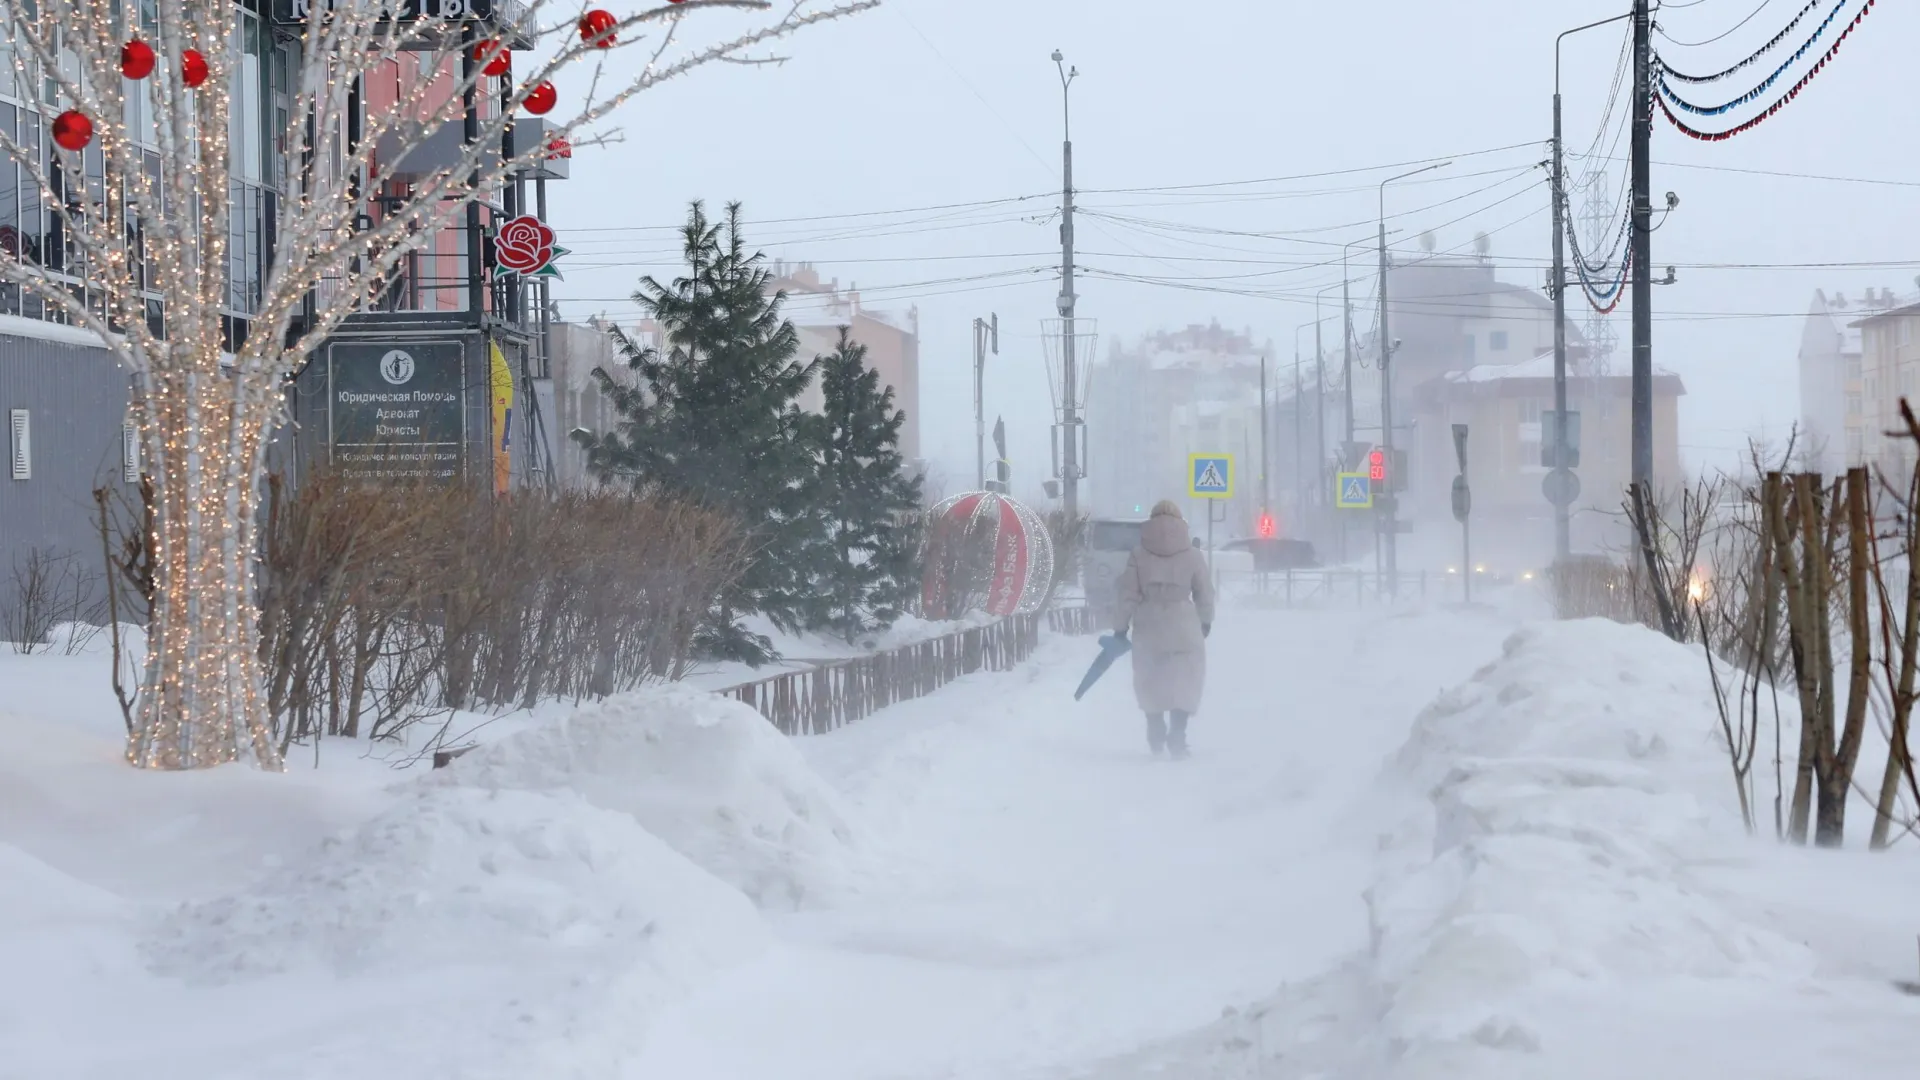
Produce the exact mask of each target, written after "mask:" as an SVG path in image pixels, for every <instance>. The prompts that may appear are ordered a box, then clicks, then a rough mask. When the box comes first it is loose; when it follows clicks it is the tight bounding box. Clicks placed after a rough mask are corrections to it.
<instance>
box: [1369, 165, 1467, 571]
mask: <svg viewBox="0 0 1920 1080" xmlns="http://www.w3.org/2000/svg"><path fill="white" fill-rule="evenodd" d="M1451 164H1453V162H1452V161H1441V162H1436V163H1434V164H1432V165H1425V166H1422V167H1420V168H1418V169H1412V170H1409V171H1407V172H1403V173H1401V174H1399V175H1398V176H1389V177H1387V178H1386V179H1385V180H1382V181H1380V445H1381V447H1382V448H1384V449H1385V450H1386V453H1387V468H1388V473H1387V490H1386V492H1385V496H1386V498H1385V499H1384V501H1383V503H1382V506H1381V511H1380V531H1381V538H1382V541H1383V543H1384V545H1385V549H1386V567H1385V572H1386V577H1387V595H1388V596H1389V597H1393V596H1397V595H1398V594H1399V592H1400V563H1399V544H1398V541H1399V528H1400V520H1399V515H1398V502H1399V497H1398V495H1397V494H1396V493H1395V490H1394V489H1395V488H1396V487H1397V486H1398V485H1399V484H1400V482H1401V477H1400V476H1398V475H1397V473H1395V472H1394V471H1393V465H1394V462H1393V368H1392V364H1393V335H1392V334H1391V333H1389V332H1388V328H1387V185H1388V184H1392V183H1395V182H1397V181H1400V180H1405V179H1407V178H1408V177H1410V176H1419V175H1420V174H1421V173H1426V172H1432V171H1433V170H1435V169H1444V168H1446V167H1447V166H1449V165H1451Z"/></svg>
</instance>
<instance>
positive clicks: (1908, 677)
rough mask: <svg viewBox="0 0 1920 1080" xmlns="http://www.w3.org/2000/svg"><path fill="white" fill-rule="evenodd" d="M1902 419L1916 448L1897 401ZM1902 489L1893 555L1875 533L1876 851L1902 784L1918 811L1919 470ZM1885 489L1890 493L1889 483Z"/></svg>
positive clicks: (1918, 432)
mask: <svg viewBox="0 0 1920 1080" xmlns="http://www.w3.org/2000/svg"><path fill="white" fill-rule="evenodd" d="M1900 419H1901V422H1902V423H1903V424H1904V425H1905V428H1906V430H1905V432H1904V433H1903V434H1905V435H1906V437H1907V438H1910V439H1912V440H1914V442H1915V443H1916V444H1920V422H1916V420H1915V418H1914V414H1913V409H1912V407H1911V406H1909V405H1908V403H1907V401H1906V399H1904V398H1902V399H1901V401H1900ZM1904 480H1905V484H1904V487H1903V488H1901V489H1897V490H1893V491H1892V494H1893V495H1894V497H1895V502H1896V507H1897V517H1898V528H1899V531H1898V532H1897V533H1896V534H1895V536H1894V537H1893V538H1894V539H1897V541H1898V542H1899V545H1900V546H1899V548H1898V550H1897V551H1895V552H1893V553H1892V556H1891V557H1890V558H1889V557H1885V556H1883V555H1882V554H1881V551H1880V547H1879V545H1880V540H1881V537H1880V535H1879V533H1878V530H1875V532H1874V535H1873V537H1872V543H1873V584H1874V591H1875V594H1876V595H1877V596H1878V598H1879V601H1880V640H1881V649H1880V675H1881V679H1882V689H1883V691H1884V700H1885V701H1886V703H1887V713H1888V716H1887V729H1886V735H1887V764H1886V768H1885V769H1884V770H1883V771H1882V773H1881V777H1880V790H1879V792H1878V794H1877V796H1876V797H1875V799H1874V811H1875V812H1874V817H1873V832H1872V835H1871V837H1870V838H1869V840H1868V843H1869V845H1870V846H1871V847H1873V848H1874V849H1876V850H1878V849H1881V848H1885V847H1887V846H1888V845H1889V844H1890V843H1892V839H1891V833H1892V829H1893V825H1894V823H1895V817H1896V812H1897V807H1898V805H1899V801H1900V787H1901V783H1902V781H1904V782H1905V784H1906V787H1907V791H1908V793H1909V794H1910V795H1911V797H1912V799H1913V803H1914V806H1915V807H1916V808H1920V778H1916V776H1915V773H1914V767H1913V750H1912V744H1911V738H1912V731H1913V705H1914V700H1915V697H1916V694H1915V676H1916V673H1920V574H1915V573H1914V572H1913V559H1914V557H1915V554H1916V552H1920V465H1916V467H1915V468H1914V470H1913V471H1912V472H1911V473H1910V474H1909V475H1908V476H1906V477H1905V478H1904ZM1882 482H1883V484H1885V485H1886V486H1887V487H1888V488H1890V489H1891V488H1892V483H1891V480H1890V478H1886V477H1883V478H1882ZM1894 561H1897V562H1898V563H1899V564H1900V567H1901V570H1902V571H1903V575H1902V576H1903V577H1904V587H1903V588H1895V587H1891V586H1889V584H1888V574H1887V567H1888V564H1889V563H1890V562H1894Z"/></svg>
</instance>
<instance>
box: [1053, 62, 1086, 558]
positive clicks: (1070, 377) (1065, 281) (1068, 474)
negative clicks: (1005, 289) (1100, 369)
mask: <svg viewBox="0 0 1920 1080" xmlns="http://www.w3.org/2000/svg"><path fill="white" fill-rule="evenodd" d="M1053 65H1054V67H1056V68H1058V69H1059V71H1060V101H1061V120H1062V124H1061V134H1062V138H1061V141H1060V300H1059V305H1060V384H1061V385H1060V442H1061V447H1060V474H1061V475H1060V490H1061V504H1060V505H1061V509H1062V511H1063V512H1064V513H1065V516H1066V520H1067V522H1068V523H1069V524H1068V527H1069V528H1071V527H1072V525H1071V523H1072V522H1074V521H1077V520H1079V517H1080V416H1079V407H1078V405H1077V404H1076V403H1075V401H1074V391H1075V388H1076V386H1077V380H1078V376H1077V375H1076V373H1075V372H1074V361H1075V360H1076V359H1077V357H1076V356H1075V355H1074V351H1075V349H1074V346H1075V335H1074V320H1073V302H1074V299H1075V297H1074V294H1073V108H1072V97H1071V94H1070V91H1071V89H1072V87H1073V80H1074V78H1075V77H1076V76H1077V75H1079V74H1080V69H1078V68H1070V67H1067V66H1066V57H1064V56H1062V55H1061V53H1060V50H1058V49H1055V50H1054V51H1053Z"/></svg>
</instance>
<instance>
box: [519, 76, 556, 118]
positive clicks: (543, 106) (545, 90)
mask: <svg viewBox="0 0 1920 1080" xmlns="http://www.w3.org/2000/svg"><path fill="white" fill-rule="evenodd" d="M559 102H560V94H559V93H558V92H557V91H555V90H554V88H553V84H552V83H550V82H543V83H541V84H540V85H539V86H536V87H534V88H533V89H532V90H529V91H527V99H526V101H525V102H524V103H523V105H524V108H525V109H526V110H527V111H528V112H530V113H532V114H533V115H535V116H545V115H547V114H548V113H550V112H552V111H553V107H554V106H555V105H557V104H559Z"/></svg>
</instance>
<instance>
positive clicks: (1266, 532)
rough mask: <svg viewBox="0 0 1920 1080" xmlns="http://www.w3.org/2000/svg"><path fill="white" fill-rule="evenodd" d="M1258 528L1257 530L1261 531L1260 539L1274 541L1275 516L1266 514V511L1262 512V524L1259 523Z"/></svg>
mask: <svg viewBox="0 0 1920 1080" xmlns="http://www.w3.org/2000/svg"><path fill="white" fill-rule="evenodd" d="M1256 527H1257V528H1258V529H1259V530H1260V539H1262V540H1271V539H1273V531H1274V530H1273V515H1272V514H1269V513H1266V512H1265V511H1262V512H1261V514H1260V522H1259V524H1258V525H1257V526H1256Z"/></svg>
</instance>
